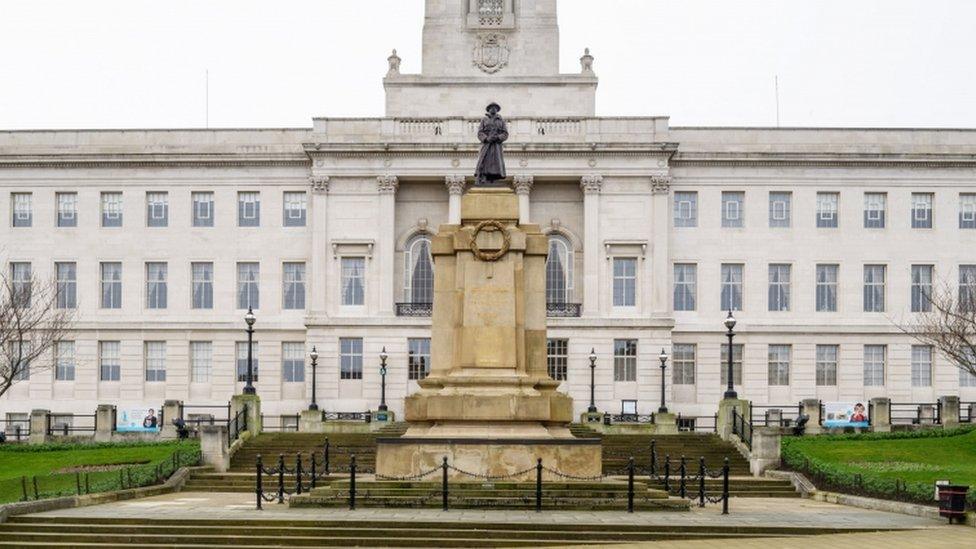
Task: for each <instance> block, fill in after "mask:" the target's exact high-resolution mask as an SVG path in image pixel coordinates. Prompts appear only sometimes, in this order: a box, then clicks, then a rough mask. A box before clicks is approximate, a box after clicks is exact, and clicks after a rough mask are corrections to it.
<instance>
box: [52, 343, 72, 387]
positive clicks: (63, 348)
mask: <svg viewBox="0 0 976 549" xmlns="http://www.w3.org/2000/svg"><path fill="white" fill-rule="evenodd" d="M54 352H55V357H56V360H57V363H56V365H55V370H54V379H55V380H56V381H74V379H75V342H74V341H59V342H58V343H57V344H56V346H55V350H54Z"/></svg>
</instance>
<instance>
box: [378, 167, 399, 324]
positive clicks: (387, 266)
mask: <svg viewBox="0 0 976 549" xmlns="http://www.w3.org/2000/svg"><path fill="white" fill-rule="evenodd" d="M399 188H400V179H399V178H398V177H397V176H395V175H392V174H386V175H381V176H379V177H377V178H376V192H377V193H379V211H378V212H377V213H378V214H379V218H378V220H377V223H378V229H379V234H378V235H377V236H378V239H377V240H378V242H379V243H380V244H379V245H380V249H379V250H377V265H376V267H377V269H374V270H373V273H372V276H371V279H372V280H374V281H376V285H375V286H374V287H376V288H379V296H378V298H379V305H378V307H377V309H378V313H379V314H380V316H393V307H394V295H395V293H396V292H395V285H396V277H395V276H389V274H386V275H385V276H383V275H381V276H377V274H378V273H392V272H393V260H394V256H395V254H396V250H395V249H393V243H394V242H396V234H395V233H396V225H395V218H396V192H397V190H398V189H399Z"/></svg>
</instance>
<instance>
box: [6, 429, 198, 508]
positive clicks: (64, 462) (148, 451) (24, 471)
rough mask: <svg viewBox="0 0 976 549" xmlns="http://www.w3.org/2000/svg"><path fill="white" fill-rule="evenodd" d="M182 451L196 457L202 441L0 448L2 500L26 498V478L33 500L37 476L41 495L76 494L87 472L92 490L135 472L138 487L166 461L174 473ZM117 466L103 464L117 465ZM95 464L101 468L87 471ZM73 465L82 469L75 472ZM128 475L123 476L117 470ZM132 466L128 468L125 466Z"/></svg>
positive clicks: (108, 487)
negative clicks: (174, 458) (176, 454)
mask: <svg viewBox="0 0 976 549" xmlns="http://www.w3.org/2000/svg"><path fill="white" fill-rule="evenodd" d="M176 450H180V451H181V454H185V457H184V458H182V459H181V462H182V463H181V464H182V465H185V464H186V462H187V460H192V459H195V456H196V455H198V453H199V445H198V444H197V443H196V442H195V441H191V442H183V443H177V442H168V443H162V444H152V443H150V444H111V445H110V444H103V445H94V446H92V445H88V446H86V445H44V446H24V445H4V446H0V503H5V502H10V501H20V500H21V499H23V481H22V478H23V477H26V478H27V486H28V493H29V494H30V496H31V499H33V483H34V478H35V477H36V479H37V483H38V492H39V495H40V496H41V497H42V498H43V497H44V496H45V495H47V496H48V497H51V496H56V495H63V494H67V493H75V492H76V491H77V483H78V482H79V480H80V481H81V482H84V479H85V475H86V472H87V476H88V479H87V480H88V485H89V487H90V489H91V491H92V492H96V491H104V490H111V489H118V488H119V487H120V483H127V481H128V479H129V477H130V476H133V477H134V478H133V484H134V485H144V484H146V483H149V482H148V481H149V480H154V479H155V472H156V468H157V466H158V465H160V464H165V465H166V469H165V470H164V471H162V472H163V473H167V474H169V473H172V469H173V455H174V453H175V452H176ZM113 465H116V466H117V467H105V466H113ZM91 466H103V467H102V468H100V469H99V468H96V469H95V470H91V471H86V468H88V467H91ZM72 468H78V469H79V470H80V474H77V475H76V474H75V472H74V471H72V470H71V469H72ZM120 469H121V470H123V475H124V476H125V479H123V480H121V481H120V480H119V470H120ZM126 469H129V470H126Z"/></svg>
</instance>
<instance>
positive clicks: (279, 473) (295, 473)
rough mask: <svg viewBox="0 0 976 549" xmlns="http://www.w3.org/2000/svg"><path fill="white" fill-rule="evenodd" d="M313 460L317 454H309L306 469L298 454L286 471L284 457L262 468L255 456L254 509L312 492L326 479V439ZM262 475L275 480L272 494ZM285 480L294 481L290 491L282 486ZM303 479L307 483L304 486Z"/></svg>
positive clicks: (327, 443)
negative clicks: (255, 506) (255, 502)
mask: <svg viewBox="0 0 976 549" xmlns="http://www.w3.org/2000/svg"><path fill="white" fill-rule="evenodd" d="M317 457H318V452H312V453H311V454H310V455H309V459H308V462H307V463H308V467H305V465H304V463H303V462H302V454H301V452H299V453H297V454H295V466H294V467H290V468H289V467H287V466H286V465H285V454H279V455H278V463H277V464H276V466H274V467H265V466H264V462H263V461H262V458H261V455H260V454H259V455H258V456H257V463H256V464H255V473H257V477H256V481H255V486H254V492H255V496H256V499H257V508H258V509H259V510H260V509H262V506H263V504H264V502H269V503H270V502H272V501H277V502H278V503H284V502H285V498H286V497H288V496H293V495H295V496H299V495H301V494H302V493H304V492H308V491H311V490H314V489H315V488H316V487H317V486H318V483H319V481H320V480H323V479H325V478H327V477H328V476H329V442H328V439H326V442H325V445H324V446H323V447H322V460H321V461H318V459H317ZM353 461H355V458H353ZM266 476H267V477H270V478H271V479H273V480H274V481H276V483H275V484H276V486H275V489H274V491H273V492H267V491H265V489H264V485H265V484H264V477H266ZM286 479H287V480H288V481H293V482H294V484H292V485H291V489H289V488H288V486H287V485H286ZM306 480H307V481H308V482H307V483H306Z"/></svg>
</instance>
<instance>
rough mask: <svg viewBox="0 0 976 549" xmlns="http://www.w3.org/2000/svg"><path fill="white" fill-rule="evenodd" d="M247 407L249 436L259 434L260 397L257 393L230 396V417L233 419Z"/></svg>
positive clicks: (260, 428)
mask: <svg viewBox="0 0 976 549" xmlns="http://www.w3.org/2000/svg"><path fill="white" fill-rule="evenodd" d="M245 406H246V407H247V431H248V432H249V433H251V436H255V437H256V436H258V435H260V434H261V430H262V426H261V397H259V396H258V395H234V396H232V397H230V418H231V419H234V418H235V417H237V414H238V413H239V412H240V411H241V410H243V409H244V407H245Z"/></svg>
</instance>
